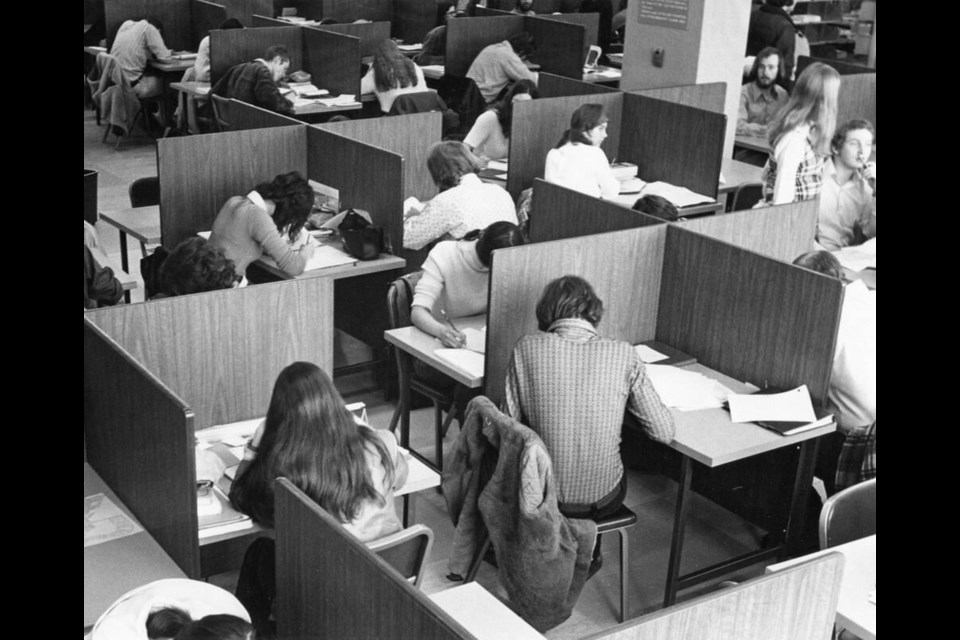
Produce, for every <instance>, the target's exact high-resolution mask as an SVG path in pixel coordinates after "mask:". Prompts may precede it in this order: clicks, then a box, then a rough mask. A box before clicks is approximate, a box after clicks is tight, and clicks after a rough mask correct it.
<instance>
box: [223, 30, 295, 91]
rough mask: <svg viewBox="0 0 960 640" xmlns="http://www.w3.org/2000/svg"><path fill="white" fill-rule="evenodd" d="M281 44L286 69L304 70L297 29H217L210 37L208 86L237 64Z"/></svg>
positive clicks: (254, 57)
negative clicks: (287, 56)
mask: <svg viewBox="0 0 960 640" xmlns="http://www.w3.org/2000/svg"><path fill="white" fill-rule="evenodd" d="M275 44H281V45H283V46H285V47H286V48H287V51H288V52H289V53H290V68H291V69H302V68H303V67H304V56H303V42H302V39H301V35H300V29H299V28H298V27H294V26H292V25H291V26H286V27H259V28H256V29H227V30H220V29H217V30H215V31H213V32H211V34H210V83H211V84H212V85H213V84H217V81H218V80H219V79H220V78H221V77H222V76H223V74H225V73H226V72H227V70H229V69H230V67H232V66H234V65H236V64H240V63H241V62H250V61H252V60H256V59H257V58H262V57H263V54H264V52H265V51H266V50H267V49H268V48H269V47H272V46H273V45H275Z"/></svg>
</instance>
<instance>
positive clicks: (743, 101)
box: [737, 47, 790, 139]
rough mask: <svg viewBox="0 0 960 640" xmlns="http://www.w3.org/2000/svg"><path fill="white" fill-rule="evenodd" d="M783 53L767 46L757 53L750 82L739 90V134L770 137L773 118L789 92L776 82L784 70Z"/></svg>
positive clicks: (785, 101)
mask: <svg viewBox="0 0 960 640" xmlns="http://www.w3.org/2000/svg"><path fill="white" fill-rule="evenodd" d="M781 66H782V65H781V60H780V52H779V51H778V50H777V49H775V48H774V47H767V48H765V49H764V50H763V51H761V52H760V53H758V54H757V57H756V58H755V59H754V61H753V68H752V69H751V70H750V81H749V82H747V84H745V85H743V87H741V89H740V112H739V114H738V115H737V135H739V136H743V135H747V136H756V137H758V138H764V139H766V137H767V125H768V124H770V122H771V121H772V120H773V119H774V117H775V116H776V115H777V113H779V112H780V109H782V108H783V105H785V104H786V103H787V99H789V97H790V96H789V95H787V91H786V89H784V88H783V87H781V86H780V85H778V84H777V80H778V79H780V69H781Z"/></svg>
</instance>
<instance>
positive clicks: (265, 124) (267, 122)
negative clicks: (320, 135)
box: [229, 99, 303, 131]
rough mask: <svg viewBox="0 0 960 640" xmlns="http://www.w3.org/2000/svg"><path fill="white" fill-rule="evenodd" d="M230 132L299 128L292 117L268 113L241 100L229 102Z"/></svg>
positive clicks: (297, 121) (301, 123) (268, 111)
mask: <svg viewBox="0 0 960 640" xmlns="http://www.w3.org/2000/svg"><path fill="white" fill-rule="evenodd" d="M229 108H230V118H229V120H230V130H231V131H245V130H247V129H269V128H271V127H289V126H301V125H303V122H302V121H300V120H297V119H296V118H294V117H291V116H288V115H284V114H282V113H277V112H276V111H270V110H269V109H264V108H262V107H258V106H256V105H253V104H250V103H249V102H243V101H242V100H233V99H231V100H230V107H229Z"/></svg>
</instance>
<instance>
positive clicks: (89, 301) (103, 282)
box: [83, 244, 123, 309]
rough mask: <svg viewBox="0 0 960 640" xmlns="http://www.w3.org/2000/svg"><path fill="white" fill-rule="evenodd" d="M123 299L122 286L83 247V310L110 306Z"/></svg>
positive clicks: (84, 246)
mask: <svg viewBox="0 0 960 640" xmlns="http://www.w3.org/2000/svg"><path fill="white" fill-rule="evenodd" d="M122 298H123V284H122V283H121V282H120V281H119V280H117V279H116V277H114V275H113V269H111V268H110V267H101V266H100V265H99V264H97V261H96V260H94V258H93V254H92V253H91V252H90V248H89V247H88V246H87V245H86V244H84V245H83V308H84V309H96V308H97V307H105V306H112V305H115V304H117V303H118V302H120V300H121V299H122Z"/></svg>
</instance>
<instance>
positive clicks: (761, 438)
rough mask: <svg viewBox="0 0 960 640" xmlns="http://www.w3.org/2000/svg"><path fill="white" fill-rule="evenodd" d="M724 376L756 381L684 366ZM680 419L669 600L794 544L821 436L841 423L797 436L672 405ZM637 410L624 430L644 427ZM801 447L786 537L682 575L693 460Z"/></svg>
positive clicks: (733, 383)
mask: <svg viewBox="0 0 960 640" xmlns="http://www.w3.org/2000/svg"><path fill="white" fill-rule="evenodd" d="M685 369H687V370H689V371H694V372H696V373H700V374H702V375H705V376H707V377H710V378H713V379H715V380H718V381H720V382H721V383H722V384H723V385H724V386H726V387H727V388H729V389H730V390H732V391H733V392H734V393H751V392H753V391H756V387H753V386H752V385H747V384H745V383H743V382H740V381H738V380H734V379H733V378H730V377H729V376H725V375H723V374H722V373H719V372H716V371H713V370H712V369H709V368H707V367H705V366H703V365H702V364H699V363H696V364H691V365H688V366H687V367H685ZM670 411H671V413H672V414H673V418H674V422H675V424H676V435H675V436H674V439H673V442H671V443H670V444H669V445H668V446H669V447H670V448H671V449H674V450H675V451H677V452H679V453H680V454H681V462H680V480H679V482H678V484H677V501H676V509H675V512H674V523H673V535H672V537H671V541H670V560H669V562H668V565H667V583H666V589H665V593H664V606H665V607H668V606H670V605H672V604H674V602H675V601H676V597H677V591H679V590H680V589H685V588H687V587H691V586H693V585H696V584H700V583H701V582H705V581H707V580H712V579H714V578H717V577H720V576H722V575H725V574H728V573H730V572H733V571H737V570H739V569H742V568H744V567H747V566H749V565H751V564H754V563H756V562H760V561H762V560H766V559H768V558H772V557H774V556H777V555H779V554H780V553H781V552H783V551H784V550H785V549H787V550H789V549H790V548H792V546H793V545H794V544H795V542H796V540H797V537H798V536H799V535H800V532H801V528H802V521H803V517H802V516H803V513H804V510H805V507H806V500H807V495H808V493H809V489H810V484H811V482H812V480H813V470H814V462H815V461H816V453H817V444H818V440H817V439H818V438H819V437H820V436H824V435H827V434H830V433H833V432H834V431H835V430H836V428H837V426H836V424H835V423H833V422H831V423H830V424H828V425H824V426H822V427H817V428H815V429H810V430H808V431H804V432H803V433H798V434H796V435H792V436H781V435H779V434H778V433H775V432H773V431H769V430H767V429H764V428H763V427H760V426H758V425H755V424H751V423H743V424H739V423H734V422H731V421H730V414H729V413H727V411H725V410H724V409H701V410H698V411H678V410H676V409H671V410H670ZM639 429H640V427H639V425H638V423H637V422H636V420H635V419H634V418H633V416H630V415H629V414H628V415H627V420H626V423H625V425H624V430H625V431H631V430H639ZM795 445H796V446H799V447H800V459H799V461H798V463H797V471H796V476H795V481H794V487H793V495H792V496H791V500H790V518H789V524H788V527H787V534H786V540H785V542H784V543H781V544H778V545H774V546H772V547H767V548H763V549H759V550H757V551H752V552H750V553H747V554H744V555H741V556H739V557H736V558H733V559H731V560H727V561H725V562H722V563H719V564H717V565H714V566H712V567H706V568H703V569H699V570H697V571H694V572H693V573H690V574H687V575H685V576H681V575H680V560H681V556H682V554H683V536H684V532H685V529H686V524H687V519H688V516H689V506H690V505H689V502H690V499H689V498H690V482H691V479H692V477H693V464H692V463H693V462H698V463H700V464H702V465H704V466H706V467H710V468H714V467H719V466H721V465H725V464H729V463H731V462H736V461H738V460H744V459H746V458H749V457H752V456H756V455H760V454H763V453H767V452H770V451H774V450H776V449H780V448H783V447H791V446H795Z"/></svg>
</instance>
